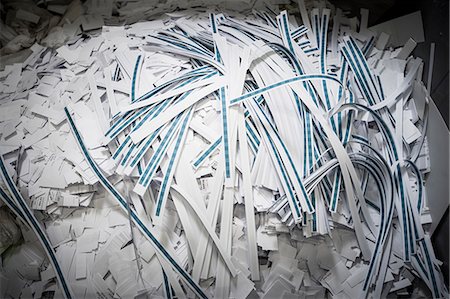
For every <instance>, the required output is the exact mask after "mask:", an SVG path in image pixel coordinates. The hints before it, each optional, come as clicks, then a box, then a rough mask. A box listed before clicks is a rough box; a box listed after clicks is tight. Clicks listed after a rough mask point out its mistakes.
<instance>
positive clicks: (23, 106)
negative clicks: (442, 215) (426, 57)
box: [0, 0, 448, 298]
mask: <svg viewBox="0 0 450 299" xmlns="http://www.w3.org/2000/svg"><path fill="white" fill-rule="evenodd" d="M103 2H105V5H107V4H108V3H110V1H90V2H88V3H97V4H98V5H99V6H98V7H89V9H87V12H89V13H90V14H83V15H81V16H80V17H78V18H77V21H76V22H74V23H72V24H68V23H66V24H65V25H64V30H65V32H66V34H67V32H68V31H70V30H72V31H71V35H69V36H71V37H70V38H69V39H68V41H67V42H66V43H65V45H63V46H61V47H58V48H56V49H52V48H47V47H43V46H40V45H38V44H34V45H33V46H32V47H31V48H30V50H31V55H29V56H28V58H27V59H26V60H25V61H23V62H20V63H15V64H11V65H7V66H6V67H5V69H4V70H3V71H1V72H0V91H1V92H0V128H1V129H0V133H1V141H0V149H1V163H0V170H1V178H2V183H1V185H0V186H1V188H0V197H1V199H2V202H3V204H2V205H3V206H2V207H1V208H0V246H1V247H0V252H1V260H0V261H1V266H0V269H1V272H0V297H1V298H10V297H11V298H19V297H21V298H51V297H52V296H53V298H62V297H66V298H160V297H165V298H172V297H178V298H183V297H187V298H194V297H200V298H324V297H327V298H328V297H336V298H364V297H371V298H380V297H385V296H388V295H389V296H423V297H429V296H432V297H435V298H438V297H445V296H448V291H447V288H446V286H445V281H444V279H443V276H442V273H441V271H440V265H441V262H440V261H439V260H438V259H437V258H436V257H435V255H434V251H433V248H432V244H431V242H430V235H429V232H428V229H427V228H428V227H429V224H430V223H431V222H432V221H435V219H431V216H430V211H429V208H428V207H429V202H431V201H435V200H440V199H438V198H427V196H426V192H425V184H426V175H427V173H429V172H430V170H431V169H430V161H429V148H428V146H429V144H428V140H427V136H426V134H425V132H426V124H427V116H428V102H429V101H430V98H429V93H428V91H427V89H426V88H425V85H424V84H423V83H422V80H421V78H422V72H423V67H424V65H423V62H422V60H421V59H420V58H414V57H412V56H411V55H410V54H411V53H412V51H413V49H414V47H415V46H416V41H414V39H409V40H408V39H407V42H406V44H404V45H403V46H400V47H397V48H392V47H390V46H389V40H390V36H389V34H387V33H384V32H376V31H372V30H370V29H369V28H368V27H367V20H368V11H367V10H361V15H362V18H361V20H358V19H357V18H354V17H353V18H349V17H347V16H346V14H345V13H344V12H342V11H341V10H339V9H334V8H331V9H330V7H329V6H327V5H325V3H323V2H317V3H318V6H316V7H313V8H312V9H307V8H306V6H305V3H304V2H303V0H300V1H298V4H299V5H298V6H299V8H298V9H299V10H298V9H295V11H286V10H279V7H278V6H276V5H273V6H268V5H262V6H261V7H260V8H258V9H256V8H255V9H254V10H253V11H251V10H250V11H246V12H245V13H239V12H238V11H237V10H235V11H233V10H219V9H213V8H211V9H205V8H201V7H197V8H194V9H178V10H175V11H173V12H170V13H169V12H167V13H160V14H159V16H158V17H156V16H154V14H155V12H154V11H153V12H152V16H153V17H151V18H147V21H139V20H141V19H144V20H145V18H143V15H144V13H145V12H149V13H150V11H151V10H150V9H149V8H148V6H146V4H142V3H141V5H144V8H142V9H141V10H140V9H139V8H140V6H139V2H130V3H129V5H127V4H125V3H122V6H121V7H120V8H121V9H120V10H119V11H116V12H115V13H116V14H118V17H117V18H118V20H125V19H126V20H127V21H126V22H122V23H120V22H119V21H117V24H116V25H105V22H104V20H105V19H106V18H108V16H106V15H105V14H102V12H104V11H108V10H109V12H108V13H107V15H109V17H111V11H112V9H111V8H108V7H106V8H105V7H102V6H101V3H103ZM169 2H170V1H169ZM170 3H172V4H173V3H174V2H173V1H172V2H170ZM327 7H328V8H327ZM156 9H159V10H158V11H159V12H161V11H163V9H162V6H158V7H156ZM139 11H140V12H141V13H137V12H139ZM298 12H300V14H298ZM294 14H297V16H298V17H296V16H295V15H294ZM148 19H150V20H148ZM124 24H125V25H124ZM437 220H439V219H437Z"/></svg>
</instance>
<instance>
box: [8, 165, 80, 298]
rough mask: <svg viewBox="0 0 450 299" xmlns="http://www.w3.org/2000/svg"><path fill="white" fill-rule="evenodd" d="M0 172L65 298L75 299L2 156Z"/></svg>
mask: <svg viewBox="0 0 450 299" xmlns="http://www.w3.org/2000/svg"><path fill="white" fill-rule="evenodd" d="M0 172H1V176H2V179H3V181H4V182H5V184H6V186H7V188H8V190H9V192H10V193H11V195H12V196H13V198H14V200H15V204H16V205H17V207H18V208H19V209H20V211H21V212H22V213H21V214H22V216H23V217H24V218H25V220H26V222H27V223H28V224H29V225H30V227H31V228H32V229H33V231H34V233H35V234H36V235H37V236H38V238H39V241H40V243H41V244H42V246H43V248H44V250H45V252H46V253H47V256H48V258H49V259H50V263H51V264H52V266H53V269H55V272H56V277H57V279H58V282H59V284H60V286H61V289H62V293H63V295H64V297H65V298H67V299H70V298H75V296H74V294H73V291H72V289H71V287H70V285H69V283H68V280H67V278H66V276H65V274H64V273H63V272H62V269H61V266H60V264H59V262H58V259H57V258H56V254H55V251H54V249H53V246H52V244H51V243H50V240H49V239H48V237H47V235H46V234H45V232H44V230H43V229H42V227H41V225H40V224H39V222H38V221H37V219H36V217H35V216H34V214H33V212H32V211H31V209H30V207H29V206H28V204H27V203H26V201H25V199H24V198H23V197H22V194H21V193H20V192H19V190H18V189H17V186H16V185H15V184H14V182H13V180H12V178H11V176H10V175H9V173H8V170H7V168H6V165H5V160H4V159H3V156H0Z"/></svg>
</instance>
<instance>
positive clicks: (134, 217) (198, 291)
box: [64, 107, 208, 298]
mask: <svg viewBox="0 0 450 299" xmlns="http://www.w3.org/2000/svg"><path fill="white" fill-rule="evenodd" d="M64 112H65V114H66V117H67V120H68V122H69V125H70V128H71V131H72V133H73V135H74V137H75V140H76V142H77V144H78V146H79V147H80V150H81V152H82V154H83V156H84V158H85V159H86V161H87V162H88V164H89V166H90V167H91V169H92V171H93V172H94V174H95V175H96V176H97V178H98V179H99V181H100V183H101V184H102V185H103V187H105V189H106V190H107V191H108V192H109V193H110V194H111V195H112V196H113V197H114V198H115V199H116V200H117V202H118V203H119V204H120V207H121V208H122V209H124V210H125V211H127V203H126V200H125V199H124V198H123V197H122V195H120V193H119V192H118V191H117V190H116V189H115V188H114V186H112V185H111V183H110V182H109V181H108V180H107V179H106V178H105V177H104V175H103V174H102V173H101V170H100V168H99V167H98V166H97V164H96V163H95V161H94V160H93V159H92V158H91V157H90V155H89V152H88V150H87V148H86V146H85V145H84V143H83V140H82V137H81V135H80V133H79V132H78V130H77V128H76V126H75V123H74V121H73V119H72V116H71V115H70V112H69V110H68V109H67V107H66V108H64ZM130 212H131V218H132V220H133V222H134V223H135V224H136V226H137V227H138V228H139V230H140V231H141V232H142V233H143V234H144V235H145V236H146V237H147V238H148V240H149V241H150V243H151V244H152V245H153V247H154V248H155V250H156V251H157V252H158V253H159V254H160V255H161V257H162V258H164V259H165V260H166V261H167V262H168V263H169V264H170V265H171V267H172V268H173V269H174V271H175V272H177V273H178V274H179V275H180V277H181V278H182V279H183V281H185V282H186V283H187V285H188V286H189V288H191V289H192V291H193V292H194V293H195V294H196V295H197V296H199V297H200V298H208V296H207V295H206V293H205V292H204V291H203V290H202V289H201V288H200V286H199V285H198V284H197V283H195V282H194V281H193V280H192V278H191V276H190V275H189V274H188V273H187V272H186V270H184V269H183V268H182V267H181V266H180V265H179V264H178V263H177V262H176V260H175V259H174V258H173V257H172V256H171V255H170V254H169V252H168V251H167V249H166V248H165V247H164V246H163V244H161V243H160V242H159V241H158V239H157V238H156V237H155V236H154V234H153V233H152V232H151V228H149V227H147V226H146V225H145V224H144V222H143V221H142V220H141V219H140V218H139V216H138V215H137V214H136V213H135V212H134V210H132V209H130Z"/></svg>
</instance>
